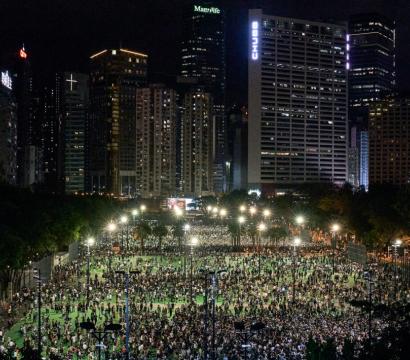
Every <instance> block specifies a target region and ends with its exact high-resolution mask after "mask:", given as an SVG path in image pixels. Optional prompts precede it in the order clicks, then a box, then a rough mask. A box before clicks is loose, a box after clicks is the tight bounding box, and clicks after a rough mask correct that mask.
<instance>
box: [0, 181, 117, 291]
mask: <svg viewBox="0 0 410 360" xmlns="http://www.w3.org/2000/svg"><path fill="white" fill-rule="evenodd" d="M116 209H117V203H116V202H115V201H113V200H112V199H109V198H104V197H94V196H90V197H82V196H67V195H52V194H47V193H42V192H32V191H30V190H28V189H20V188H15V187H11V186H7V185H0V285H1V289H2V290H3V291H5V290H7V287H8V284H9V283H10V282H11V283H13V285H14V286H13V288H14V289H18V286H19V282H20V278H21V275H22V270H23V269H24V267H25V266H26V265H28V263H29V261H36V260H39V259H41V258H42V257H44V256H46V255H49V254H51V253H53V252H55V251H63V250H67V247H68V245H69V244H70V243H72V242H74V241H77V240H80V239H81V238H82V237H84V236H86V235H89V234H93V233H97V232H99V231H100V229H101V228H102V227H103V226H104V224H105V223H106V222H107V219H108V218H109V217H110V216H112V214H113V213H114V212H115V210H116Z"/></svg>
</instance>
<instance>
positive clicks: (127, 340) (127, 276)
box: [116, 271, 138, 360]
mask: <svg viewBox="0 0 410 360" xmlns="http://www.w3.org/2000/svg"><path fill="white" fill-rule="evenodd" d="M116 273H117V274H120V275H123V276H124V278H125V351H126V359H127V360H129V358H130V311H129V281H130V274H137V273H138V271H129V272H125V271H116Z"/></svg>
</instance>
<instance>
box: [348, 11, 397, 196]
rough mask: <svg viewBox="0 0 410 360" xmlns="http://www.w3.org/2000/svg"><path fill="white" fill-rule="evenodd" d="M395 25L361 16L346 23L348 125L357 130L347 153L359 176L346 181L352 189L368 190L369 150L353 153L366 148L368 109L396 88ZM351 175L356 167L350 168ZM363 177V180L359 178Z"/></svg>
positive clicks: (384, 19)
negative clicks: (358, 170) (347, 43)
mask: <svg viewBox="0 0 410 360" xmlns="http://www.w3.org/2000/svg"><path fill="white" fill-rule="evenodd" d="M395 37H396V36H395V24H394V22H393V21H391V20H389V19H387V18H386V17H384V16H383V15H380V14H360V15H355V16H352V17H351V18H350V20H349V35H348V42H349V46H350V51H349V60H348V63H347V66H348V68H349V124H350V128H356V130H355V131H353V134H354V135H355V136H357V139H350V152H351V153H352V154H353V153H356V154H357V155H358V156H359V158H358V159H356V158H351V160H350V161H352V162H354V163H359V168H360V169H361V170H360V172H359V173H351V172H350V173H349V181H350V183H351V184H352V185H354V186H358V185H361V186H364V187H365V188H366V187H367V184H366V182H367V181H366V177H368V165H367V159H366V157H364V158H362V157H361V154H363V155H364V156H366V154H368V151H369V150H368V149H362V148H361V147H360V148H358V149H354V146H356V144H357V145H358V146H362V145H363V146H367V144H368V142H367V141H365V138H366V137H367V134H365V133H364V134H362V132H366V131H367V129H368V118H369V105H370V104H372V103H373V102H378V101H380V100H382V99H384V98H385V97H386V96H389V95H392V94H393V92H394V87H395V77H396V74H395ZM349 168H350V169H351V171H354V170H355V169H357V167H355V166H353V165H351V166H349ZM362 175H363V176H362Z"/></svg>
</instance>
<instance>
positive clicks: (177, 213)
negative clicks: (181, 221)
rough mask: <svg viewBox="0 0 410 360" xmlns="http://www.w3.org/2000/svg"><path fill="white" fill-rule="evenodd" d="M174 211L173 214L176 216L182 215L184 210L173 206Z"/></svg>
mask: <svg viewBox="0 0 410 360" xmlns="http://www.w3.org/2000/svg"><path fill="white" fill-rule="evenodd" d="M174 212H175V216H177V217H180V216H182V215H183V213H184V212H183V211H182V209H181V208H179V207H175V208H174Z"/></svg>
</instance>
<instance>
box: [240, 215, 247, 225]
mask: <svg viewBox="0 0 410 360" xmlns="http://www.w3.org/2000/svg"><path fill="white" fill-rule="evenodd" d="M245 221H246V219H245V217H244V216H239V218H238V222H239V224H243V223H244V222H245Z"/></svg>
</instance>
